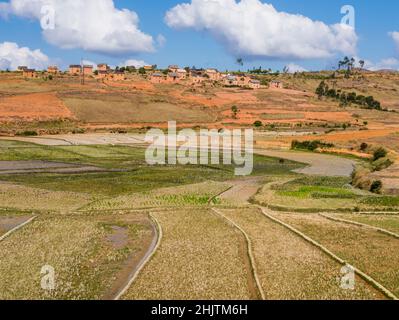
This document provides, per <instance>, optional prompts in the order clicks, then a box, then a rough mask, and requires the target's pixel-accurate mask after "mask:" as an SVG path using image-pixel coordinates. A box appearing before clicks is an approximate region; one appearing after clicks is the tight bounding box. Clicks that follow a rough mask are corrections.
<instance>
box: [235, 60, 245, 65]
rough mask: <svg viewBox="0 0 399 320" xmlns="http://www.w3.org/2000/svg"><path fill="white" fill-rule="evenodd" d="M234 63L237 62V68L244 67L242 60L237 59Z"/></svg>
mask: <svg viewBox="0 0 399 320" xmlns="http://www.w3.org/2000/svg"><path fill="white" fill-rule="evenodd" d="M236 62H237V64H238V65H239V66H243V65H244V60H243V59H242V58H237V60H236Z"/></svg>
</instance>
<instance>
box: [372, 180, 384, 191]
mask: <svg viewBox="0 0 399 320" xmlns="http://www.w3.org/2000/svg"><path fill="white" fill-rule="evenodd" d="M381 189H382V182H381V181H380V180H376V181H374V182H373V183H372V184H371V186H370V191H371V192H373V193H381Z"/></svg>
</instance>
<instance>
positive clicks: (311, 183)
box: [0, 140, 399, 300]
mask: <svg viewBox="0 0 399 320" xmlns="http://www.w3.org/2000/svg"><path fill="white" fill-rule="evenodd" d="M0 161H3V163H2V166H0V169H1V168H2V169H1V170H0V237H1V235H2V234H5V233H6V232H7V231H8V230H10V229H11V228H13V227H14V226H17V225H18V224H19V223H20V222H23V221H24V219H25V218H26V217H31V216H32V214H34V215H35V216H36V217H37V218H36V219H35V220H34V221H32V222H31V223H29V224H27V225H26V226H24V227H23V228H21V229H18V230H17V231H16V232H14V233H12V234H11V235H10V236H9V237H7V238H6V239H4V240H3V241H0V280H1V281H0V299H68V300H80V299H115V298H116V297H118V295H119V294H120V293H121V292H122V291H121V290H123V289H124V288H125V289H126V291H123V295H122V297H121V298H122V299H179V300H180V299H222V300H234V299H244V300H247V299H261V298H262V296H261V292H263V293H264V297H265V298H266V299H320V300H322V299H348V300H351V299H384V298H385V296H384V295H383V294H382V293H381V292H380V291H378V290H376V289H375V288H373V287H372V286H371V285H370V284H368V283H367V282H365V281H364V280H362V279H361V278H359V277H356V288H355V290H344V289H342V288H341V286H340V277H341V276H342V275H341V267H342V265H341V264H340V263H338V262H337V261H335V260H333V259H332V258H330V257H329V256H327V255H326V254H325V253H323V252H322V251H320V250H319V249H318V248H317V247H315V246H313V245H311V244H310V243H308V242H306V241H304V240H303V239H301V238H300V237H298V236H297V235H296V234H294V233H292V232H291V231H290V230H288V229H286V228H284V227H282V226H281V225H278V224H276V223H275V222H273V221H271V220H270V219H268V218H266V217H265V216H264V215H263V214H262V212H261V211H260V210H259V209H258V208H257V207H256V206H254V204H261V205H265V206H268V207H270V208H273V207H276V208H279V209H284V208H287V207H288V208H293V209H295V210H293V211H301V210H304V211H305V210H310V209H311V210H315V209H316V210H317V211H318V212H323V211H324V210H326V211H328V210H327V209H329V208H330V209H331V208H333V209H337V210H338V209H341V208H350V207H352V206H354V204H356V205H358V206H359V207H360V208H365V209H366V208H368V209H369V208H372V207H373V208H376V209H380V208H384V207H383V206H382V205H381V203H382V202H383V203H389V206H387V207H386V208H389V207H390V206H391V205H392V203H394V201H395V197H389V200H387V199H385V198H386V197H385V198H383V197H382V196H377V195H372V194H370V193H368V192H363V191H360V190H356V189H354V188H352V187H350V184H349V183H350V179H349V178H347V177H320V176H306V175H303V174H298V173H297V172H295V171H296V170H298V169H301V168H303V167H304V165H303V164H301V163H298V162H295V161H291V160H289V159H286V160H284V161H282V159H281V158H280V157H278V158H272V157H267V156H261V155H256V156H255V157H254V172H253V175H252V176H250V177H246V178H237V177H235V176H234V167H233V166H228V165H219V166H217V165H215V166H211V165H210V166H199V165H198V166H196V165H193V166H181V165H165V166H155V167H154V166H149V165H147V164H146V163H145V159H144V149H143V148H141V147H139V146H137V147H135V146H132V145H109V144H102V145H96V144H91V145H60V146H53V145H46V146H42V145H36V144H32V143H28V142H14V141H10V140H4V141H3V140H0ZM5 161H8V162H5ZM10 165H11V166H15V168H20V171H19V172H8V171H9V170H8V169H7V168H8V167H7V166H10ZM68 166H72V167H73V168H86V169H84V170H87V168H98V169H101V170H104V171H99V172H89V171H87V172H86V171H84V170H83V171H81V172H79V171H76V172H73V173H71V172H57V171H56V169H57V168H58V167H62V168H64V167H68ZM6 169H7V170H6ZM40 170H42V171H40ZM43 170H44V171H43ZM17 171H18V170H17ZM367 201H368V202H369V203H373V204H372V205H370V204H367V205H365V204H364V203H365V202H367ZM362 203H363V207H362V206H361V204H362ZM213 208H217V210H218V211H219V212H221V213H222V215H219V214H217V213H215V212H214V211H213V210H212V209H213ZM275 214H277V213H275ZM149 215H151V216H153V217H154V219H156V221H157V223H159V225H160V228H161V230H162V237H161V238H159V236H160V230H158V231H157V230H156V227H155V225H154V222H151V219H150V217H149ZM281 215H282V214H281ZM337 216H340V217H342V218H345V219H353V220H354V221H359V222H362V223H367V224H370V225H374V226H379V227H384V228H386V229H387V230H391V231H393V232H394V231H395V232H397V230H398V226H397V223H396V222H397V221H396V216H386V215H384V216H383V215H373V216H371V215H367V216H366V215H351V214H347V213H342V214H341V215H337ZM226 218H227V219H226ZM311 218H312V219H315V220H312V219H311ZM282 219H288V220H287V221H288V222H289V223H291V224H292V225H294V226H296V227H297V228H298V229H300V230H302V231H303V232H305V233H309V235H310V236H311V237H312V238H314V239H316V240H317V241H319V242H320V243H322V244H325V245H326V246H328V247H330V248H331V250H333V251H334V252H335V253H336V254H337V255H340V256H341V255H342V257H343V258H345V259H347V260H348V261H350V262H351V263H353V264H354V265H356V266H357V267H359V268H360V269H361V270H363V271H364V272H366V273H367V274H369V275H371V276H372V277H373V278H375V279H377V280H378V281H379V282H381V283H383V284H384V286H386V287H387V288H389V290H391V291H392V292H394V293H396V294H397V293H398V290H397V285H398V277H399V274H398V273H397V271H396V269H395V268H396V267H397V265H398V263H399V261H397V257H396V256H394V252H395V250H396V247H397V243H396V242H395V241H394V240H395V239H394V240H392V239H390V238H389V237H387V236H385V235H383V234H378V233H377V232H375V231H373V230H363V229H360V230H358V229H357V227H356V226H350V225H347V224H342V225H341V224H340V223H338V224H336V223H335V222H333V221H326V222H325V221H324V220H323V219H322V218H321V217H317V216H312V215H311V216H308V215H303V214H301V213H292V214H290V215H284V216H283V217H282ZM307 219H310V220H307ZM231 221H233V222H234V223H235V224H236V225H233V224H232V223H231ZM320 221H322V222H323V223H321V226H320V225H319V223H320ZM237 226H239V228H241V229H242V230H243V231H244V233H243V232H241V229H239V228H237ZM245 235H246V236H245ZM246 237H247V238H246ZM157 239H159V246H158V247H156V246H155V242H156V240H157ZM248 239H249V243H250V247H248V241H247V240H248ZM249 252H251V254H252V255H253V261H252V260H251V259H250V256H249ZM368 252H371V253H372V256H370V257H369V256H367V253H368ZM144 262H145V263H144ZM46 266H47V267H48V266H51V268H54V271H55V287H54V288H53V289H51V290H48V289H43V286H42V284H43V283H42V279H43V277H45V276H46V273H43V274H41V271H43V270H44V269H43V270H42V268H43V267H46ZM46 270H47V271H46ZM49 270H50V269H45V270H44V272H48V271H49ZM257 279H258V280H257ZM132 280H133V281H132ZM129 284H130V285H129ZM259 287H260V288H261V290H259Z"/></svg>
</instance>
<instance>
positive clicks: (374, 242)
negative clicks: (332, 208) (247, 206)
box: [277, 214, 399, 295]
mask: <svg viewBox="0 0 399 320" xmlns="http://www.w3.org/2000/svg"><path fill="white" fill-rule="evenodd" d="M277 216H278V217H279V218H280V219H281V220H283V221H284V222H286V223H289V224H291V225H293V226H294V227H296V228H297V229H299V230H300V231H302V232H303V233H305V234H306V235H308V236H310V237H312V238H313V239H315V240H316V241H318V242H320V243H321V244H322V245H324V246H325V247H327V248H328V249H329V250H331V251H332V252H333V253H335V254H336V255H338V256H339V257H341V258H342V259H344V260H346V261H348V262H349V263H350V264H352V265H354V266H356V267H357V268H359V269H360V270H362V271H363V272H365V273H367V274H368V275H370V276H371V277H373V278H374V279H375V280H377V281H378V282H380V283H381V284H382V285H384V286H385V287H386V288H387V289H388V290H390V291H391V292H393V293H394V294H396V295H398V294H399V255H398V250H399V240H398V239H395V238H393V237H390V236H388V235H385V234H382V233H379V232H377V231H375V230H371V229H368V228H362V227H358V226H354V225H349V224H346V223H341V222H334V221H331V220H328V219H326V218H323V217H320V216H318V215H313V214H310V215H298V214H278V215H277Z"/></svg>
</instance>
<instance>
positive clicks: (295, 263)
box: [222, 209, 381, 300]
mask: <svg viewBox="0 0 399 320" xmlns="http://www.w3.org/2000/svg"><path fill="white" fill-rule="evenodd" d="M222 212H223V213H224V214H225V215H226V216H227V217H229V218H230V219H232V220H233V221H234V222H235V223H237V224H238V225H239V226H240V227H242V228H243V229H244V230H245V231H246V232H247V233H248V235H249V237H250V238H251V240H252V244H253V252H254V256H255V261H256V267H257V270H258V275H259V278H260V281H261V284H262V288H263V290H264V292H265V295H266V297H267V299H272V300H285V299H288V300H290V299H294V300H303V299H305V300H309V299H310V300H314V299H317V300H325V299H334V300H336V299H378V298H381V294H380V293H379V292H378V291H376V290H374V289H373V288H372V287H371V286H370V285H368V284H366V283H365V282H364V281H362V280H361V279H360V278H358V279H357V286H356V289H355V290H354V291H345V290H342V289H341V288H340V287H339V285H338V283H337V279H339V276H340V269H341V267H342V265H340V264H339V263H337V262H336V261H334V260H332V259H331V258H330V257H328V256H327V255H325V254H324V253H323V252H321V251H319V250H318V249H317V248H315V247H313V246H312V245H311V244H309V243H307V242H306V241H304V240H303V239H301V238H299V237H298V236H297V235H294V234H292V233H291V232H290V231H289V230H287V229H285V228H284V227H282V226H280V225H278V224H276V223H275V222H273V221H271V220H269V219H267V218H266V217H265V216H264V215H262V213H261V212H260V210H259V209H239V210H237V209H234V210H224V211H222ZM287 279H289V280H288V281H287Z"/></svg>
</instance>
